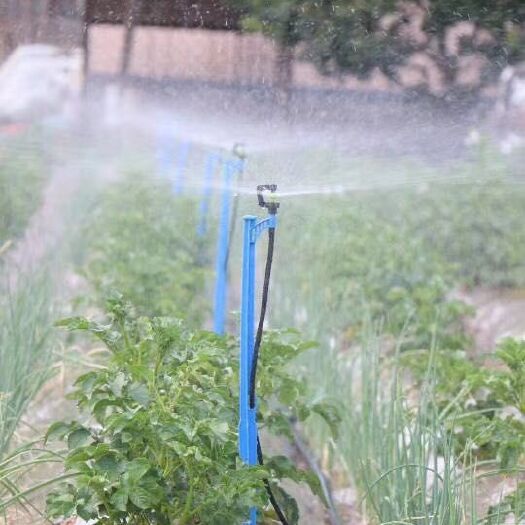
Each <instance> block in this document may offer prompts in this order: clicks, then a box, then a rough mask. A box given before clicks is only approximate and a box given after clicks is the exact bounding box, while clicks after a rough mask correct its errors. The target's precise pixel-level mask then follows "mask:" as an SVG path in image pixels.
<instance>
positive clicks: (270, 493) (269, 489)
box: [257, 434, 289, 525]
mask: <svg viewBox="0 0 525 525" xmlns="http://www.w3.org/2000/svg"><path fill="white" fill-rule="evenodd" d="M257 459H258V461H259V465H264V458H263V453H262V448H261V440H260V439H259V434H257ZM263 483H264V488H265V489H266V493H267V494H268V498H269V500H270V503H271V504H272V507H273V510H275V514H277V517H278V518H279V520H280V521H281V523H282V525H289V524H288V520H287V519H286V516H285V515H284V513H283V511H282V510H281V507H279V503H277V500H276V499H275V495H274V493H273V491H272V487H271V486H270V482H269V481H268V479H266V478H265V479H263Z"/></svg>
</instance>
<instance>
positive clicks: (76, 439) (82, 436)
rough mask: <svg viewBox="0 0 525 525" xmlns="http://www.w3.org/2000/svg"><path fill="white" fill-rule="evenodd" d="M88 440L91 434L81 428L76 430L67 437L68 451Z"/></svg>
mask: <svg viewBox="0 0 525 525" xmlns="http://www.w3.org/2000/svg"><path fill="white" fill-rule="evenodd" d="M90 438H91V432H90V431H89V430H87V429H86V428H83V427H82V428H77V429H76V430H73V432H71V433H70V434H69V435H68V436H67V446H68V448H69V450H73V449H75V448H78V447H81V446H83V445H85V444H86V443H87V442H88V441H89V439H90Z"/></svg>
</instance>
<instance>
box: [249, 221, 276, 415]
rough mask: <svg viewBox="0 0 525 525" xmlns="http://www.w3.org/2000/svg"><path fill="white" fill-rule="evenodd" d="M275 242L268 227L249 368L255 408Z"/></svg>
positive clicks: (273, 233) (252, 406)
mask: <svg viewBox="0 0 525 525" xmlns="http://www.w3.org/2000/svg"><path fill="white" fill-rule="evenodd" d="M274 243H275V228H269V229H268V252H267V255H266V268H265V270H264V283H263V290H262V301H261V313H260V315H259V326H258V327H257V334H256V336H255V345H254V347H253V359H252V368H251V370H250V408H255V381H256V379H257V364H258V361H259V350H260V348H261V341H262V335H263V327H264V318H265V317H266V305H267V304H268V291H269V289H270V274H271V272H272V261H273V246H274Z"/></svg>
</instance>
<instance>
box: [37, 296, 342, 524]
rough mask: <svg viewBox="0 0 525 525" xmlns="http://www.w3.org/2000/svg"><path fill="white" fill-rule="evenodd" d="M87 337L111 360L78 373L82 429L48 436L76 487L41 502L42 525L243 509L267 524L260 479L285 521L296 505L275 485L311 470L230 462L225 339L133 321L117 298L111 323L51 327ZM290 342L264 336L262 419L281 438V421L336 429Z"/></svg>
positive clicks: (141, 520) (232, 437)
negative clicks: (53, 520) (296, 374)
mask: <svg viewBox="0 0 525 525" xmlns="http://www.w3.org/2000/svg"><path fill="white" fill-rule="evenodd" d="M60 324H61V325H63V326H66V327H67V328H68V329H69V330H81V331H87V332H89V333H91V334H92V335H93V336H95V337H96V338H97V339H99V340H100V341H102V342H103V343H104V345H105V346H106V347H107V349H108V350H109V351H110V353H111V357H110V358H109V361H108V362H107V366H106V367H105V368H104V369H100V370H96V371H92V372H88V373H87V374H84V375H82V376H81V377H80V378H79V379H78V380H77V381H76V384H75V391H74V393H73V398H74V399H76V400H77V402H78V407H79V409H80V410H81V412H82V413H84V414H86V415H88V416H90V418H91V421H92V424H82V423H80V422H77V421H73V422H69V423H63V422H58V423H55V424H54V425H52V426H51V428H50V429H49V431H48V433H47V439H48V440H52V439H56V438H59V439H63V440H65V441H66V443H67V446H68V448H69V453H68V455H67V458H66V460H65V468H66V471H67V472H71V473H76V474H77V475H76V477H75V478H74V480H73V481H72V482H70V483H68V484H64V485H63V486H61V487H60V488H58V489H57V490H54V491H53V492H52V493H51V494H50V495H49V497H48V512H49V515H50V516H51V517H68V516H72V515H78V516H80V517H81V518H83V519H85V520H95V522H96V523H100V524H107V525H110V524H111V525H116V524H122V523H130V524H136V525H142V524H159V525H161V524H162V525H164V524H165V525H168V524H175V523H177V524H179V525H183V524H194V523H202V524H209V525H215V524H216V525H222V524H225V523H231V524H234V523H241V522H242V520H243V519H245V518H246V516H247V513H248V509H249V507H250V506H257V507H259V508H261V509H265V511H264V513H263V514H264V516H266V518H265V519H270V520H271V517H272V512H271V510H270V509H268V498H267V495H266V492H265V489H264V484H263V480H264V479H268V480H269V483H270V484H271V486H272V487H273V490H274V493H275V494H276V495H277V497H278V498H279V501H280V503H281V505H282V508H283V509H284V511H285V513H286V515H287V516H288V519H289V521H290V523H297V521H298V510H297V505H296V503H295V501H294V500H293V499H292V498H291V497H290V496H288V495H287V494H286V493H285V492H284V491H283V490H282V489H281V488H280V487H279V485H278V482H279V480H280V479H282V478H291V479H292V480H294V481H297V482H301V481H304V482H307V483H308V484H309V485H310V487H311V488H312V490H313V491H314V492H316V493H319V492H320V491H319V484H318V481H317V479H316V478H315V476H313V474H312V473H311V472H308V471H301V470H298V469H297V468H295V467H294V466H293V465H292V464H291V463H290V461H288V460H287V459H286V458H284V457H274V458H268V459H266V461H265V464H264V466H258V467H246V466H244V465H242V464H241V463H240V461H239V459H238V450H237V425H238V401H239V400H238V373H239V371H238V360H237V357H236V356H237V351H238V350H237V345H236V342H235V341H234V340H233V339H228V338H220V337H218V336H216V335H214V334H211V333H208V332H202V331H197V332H192V331H190V330H189V329H188V328H187V327H186V326H185V324H184V323H182V322H181V321H176V320H173V319H170V318H165V317H164V318H163V317H157V318H146V317H137V316H136V314H135V313H134V312H133V310H132V308H131V307H130V306H129V304H126V303H124V302H123V301H122V300H121V299H120V298H117V299H115V300H112V301H110V302H109V322H108V323H107V324H99V323H96V322H93V321H89V320H87V319H83V318H72V319H67V320H65V321H62V322H61V323H60ZM309 347H310V345H309V344H305V343H302V342H300V341H299V340H298V338H297V336H296V335H294V334H272V335H271V336H270V337H269V338H268V339H267V341H266V344H265V345H264V348H263V351H262V354H263V355H264V356H265V358H264V360H263V362H262V364H261V371H260V376H259V377H260V379H259V383H260V384H259V387H260V388H259V393H260V396H261V403H260V415H259V417H260V420H261V421H262V423H263V426H266V427H268V428H269V429H270V430H272V429H273V430H274V431H277V432H280V433H281V434H285V435H286V434H287V432H288V428H289V418H290V417H296V418H298V419H301V420H304V419H305V418H307V417H308V416H309V415H310V414H311V413H313V412H315V413H318V414H321V415H323V416H324V417H325V418H326V419H327V420H328V422H329V423H330V424H331V425H332V427H335V426H336V424H337V413H336V411H335V409H334V407H333V406H332V405H330V404H327V403H320V402H315V403H309V401H308V396H307V392H306V388H305V386H304V383H303V382H302V381H301V380H300V379H295V378H293V377H292V376H290V375H289V374H288V373H287V372H286V371H285V369H284V367H285V365H286V364H287V363H288V362H289V361H290V360H292V359H293V358H294V357H295V356H296V355H297V354H299V353H301V352H302V351H305V350H307V349H308V348H309Z"/></svg>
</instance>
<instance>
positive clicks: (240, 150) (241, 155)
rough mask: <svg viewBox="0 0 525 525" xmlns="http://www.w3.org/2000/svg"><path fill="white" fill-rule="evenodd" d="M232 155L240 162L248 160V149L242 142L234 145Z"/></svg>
mask: <svg viewBox="0 0 525 525" xmlns="http://www.w3.org/2000/svg"><path fill="white" fill-rule="evenodd" d="M232 153H233V154H234V155H235V156H236V157H237V158H238V159H240V160H244V159H246V148H245V147H244V144H243V143H242V142H236V143H235V144H234V145H233V148H232Z"/></svg>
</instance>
